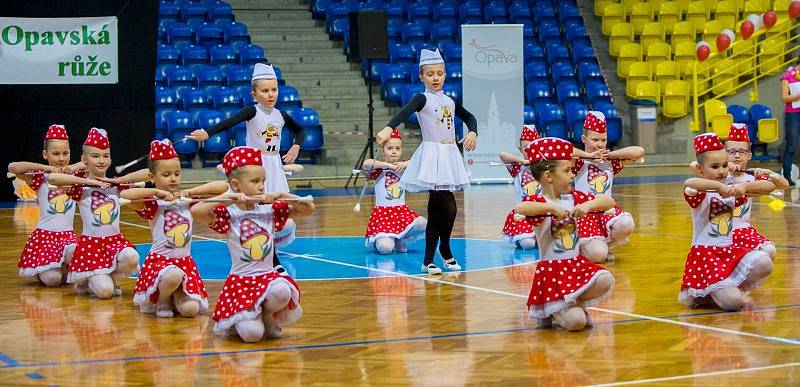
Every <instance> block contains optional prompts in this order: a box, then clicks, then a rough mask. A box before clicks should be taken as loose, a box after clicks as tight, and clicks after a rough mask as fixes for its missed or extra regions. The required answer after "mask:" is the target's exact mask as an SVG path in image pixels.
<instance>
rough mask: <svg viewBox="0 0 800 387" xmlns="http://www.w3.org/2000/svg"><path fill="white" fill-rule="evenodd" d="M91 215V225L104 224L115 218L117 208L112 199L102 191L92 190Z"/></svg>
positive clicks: (117, 212)
mask: <svg viewBox="0 0 800 387" xmlns="http://www.w3.org/2000/svg"><path fill="white" fill-rule="evenodd" d="M92 215H93V216H94V221H93V222H92V225H93V226H97V227H99V226H104V225H107V224H111V222H113V221H115V220H117V217H119V209H118V208H117V205H116V203H115V202H114V200H112V199H111V198H109V197H108V196H106V195H105V194H104V193H102V192H100V191H92Z"/></svg>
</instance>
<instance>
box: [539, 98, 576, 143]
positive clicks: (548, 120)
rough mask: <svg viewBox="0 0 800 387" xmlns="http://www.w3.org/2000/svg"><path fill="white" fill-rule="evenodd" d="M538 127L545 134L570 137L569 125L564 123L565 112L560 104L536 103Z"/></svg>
mask: <svg viewBox="0 0 800 387" xmlns="http://www.w3.org/2000/svg"><path fill="white" fill-rule="evenodd" d="M536 118H537V122H536V127H537V129H539V133H544V136H548V137H558V138H563V139H565V140H568V139H569V133H568V132H567V126H566V124H565V123H564V112H563V110H561V107H560V106H559V105H556V104H553V103H540V104H538V105H536Z"/></svg>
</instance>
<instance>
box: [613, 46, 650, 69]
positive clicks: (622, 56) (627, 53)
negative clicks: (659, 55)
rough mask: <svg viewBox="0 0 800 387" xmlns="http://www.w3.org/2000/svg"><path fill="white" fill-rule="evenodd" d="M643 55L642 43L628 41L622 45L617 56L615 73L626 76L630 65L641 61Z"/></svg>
mask: <svg viewBox="0 0 800 387" xmlns="http://www.w3.org/2000/svg"><path fill="white" fill-rule="evenodd" d="M643 55H644V54H643V50H642V45H640V44H639V43H628V44H626V45H624V46H622V48H620V50H619V56H618V57H617V75H618V76H619V77H621V78H627V77H628V71H630V67H631V65H632V64H634V63H636V62H641V61H642V57H643Z"/></svg>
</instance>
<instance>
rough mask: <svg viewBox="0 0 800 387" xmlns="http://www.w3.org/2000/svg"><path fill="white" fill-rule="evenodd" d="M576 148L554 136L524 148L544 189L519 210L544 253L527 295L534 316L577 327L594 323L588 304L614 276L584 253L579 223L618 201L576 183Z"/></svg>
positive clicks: (608, 288)
mask: <svg viewBox="0 0 800 387" xmlns="http://www.w3.org/2000/svg"><path fill="white" fill-rule="evenodd" d="M572 149H573V146H572V143H570V142H569V141H566V140H562V139H559V138H554V137H545V138H540V139H537V140H534V141H533V142H531V143H530V145H528V147H527V148H525V155H526V157H527V158H528V160H530V162H531V170H532V172H533V177H534V178H536V180H537V181H538V182H539V184H541V194H539V195H531V196H527V197H525V199H524V200H523V202H522V203H520V204H519V205H518V206H517V208H516V212H517V214H518V217H522V216H525V217H526V218H525V220H526V221H527V222H529V223H530V224H531V226H533V227H534V232H535V234H536V241H537V243H538V245H539V254H540V258H541V260H540V261H539V263H538V264H537V266H536V271H535V272H534V275H533V283H532V286H531V292H530V295H529V296H528V310H529V314H530V317H531V319H533V320H535V321H537V322H539V323H540V325H544V326H547V325H549V324H551V323H552V324H555V325H558V326H560V327H562V328H564V329H566V330H568V331H578V330H581V329H583V328H584V327H586V326H591V319H590V318H589V314H588V312H587V311H586V308H587V307H589V306H591V305H595V304H598V303H600V302H602V301H603V300H605V299H606V298H607V297H608V296H609V295H610V294H611V290H612V288H613V287H614V277H613V276H612V275H611V273H610V272H609V271H607V270H605V269H603V268H602V267H600V266H597V265H595V264H594V263H592V261H590V260H589V259H588V258H586V257H584V256H583V255H581V254H580V243H579V239H578V229H577V224H576V223H577V221H578V219H580V218H582V217H584V216H585V215H586V214H589V213H590V212H595V211H605V210H608V209H609V208H612V207H614V199H612V198H611V197H610V196H605V195H597V196H595V195H594V194H591V193H584V192H581V191H577V190H574V189H572V183H573V178H574V177H575V175H574V174H573V173H572Z"/></svg>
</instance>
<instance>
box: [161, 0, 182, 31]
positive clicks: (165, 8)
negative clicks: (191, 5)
mask: <svg viewBox="0 0 800 387" xmlns="http://www.w3.org/2000/svg"><path fill="white" fill-rule="evenodd" d="M158 18H159V19H160V20H161V21H167V23H166V24H164V25H165V26H166V25H169V24H172V23H174V22H176V21H178V6H177V5H175V4H173V3H171V2H168V1H162V2H161V3H159V4H158Z"/></svg>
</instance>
